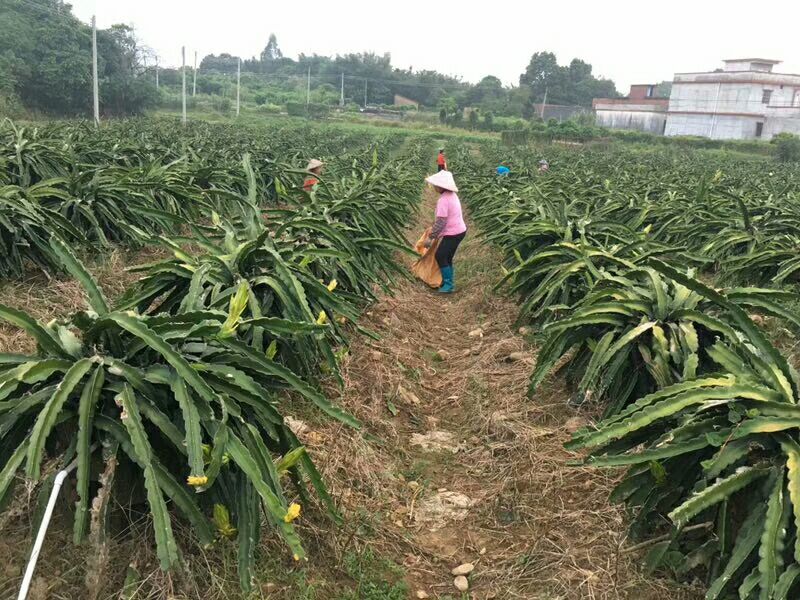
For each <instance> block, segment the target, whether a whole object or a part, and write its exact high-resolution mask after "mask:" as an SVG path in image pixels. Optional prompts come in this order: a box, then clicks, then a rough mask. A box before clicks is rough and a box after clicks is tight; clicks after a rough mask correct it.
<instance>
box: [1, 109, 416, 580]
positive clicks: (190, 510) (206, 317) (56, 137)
mask: <svg viewBox="0 0 800 600" xmlns="http://www.w3.org/2000/svg"><path fill="white" fill-rule="evenodd" d="M328 133H330V132H327V131H325V130H322V131H312V130H310V129H307V128H300V129H296V130H291V129H290V130H289V131H288V132H283V133H282V134H278V133H277V132H275V131H249V130H245V129H238V128H228V127H210V126H204V125H195V126H193V127H192V128H190V130H189V131H187V132H184V131H182V130H180V129H179V128H177V127H176V126H174V125H171V124H170V123H162V124H148V123H142V122H130V123H119V124H115V125H113V126H111V127H108V128H103V129H101V130H100V131H99V132H94V131H93V130H91V129H88V128H85V127H84V126H81V125H57V126H53V127H48V128H45V129H44V130H41V131H38V130H33V131H29V130H27V129H23V128H18V127H14V126H13V125H11V124H6V125H5V129H4V130H3V143H2V144H0V149H1V151H0V157H1V158H0V160H2V161H3V169H2V171H0V172H2V173H3V175H2V177H4V181H3V184H4V185H3V188H2V192H0V197H2V198H3V199H4V201H3V202H2V203H0V217H2V218H0V234H1V235H0V239H2V243H3V244H4V248H5V252H4V254H3V256H2V258H0V263H2V272H3V274H5V275H21V274H22V273H23V272H30V270H31V269H33V270H36V269H41V270H44V271H47V272H48V273H50V274H59V273H61V274H63V275H66V276H69V277H72V278H74V279H75V280H76V281H77V282H78V283H79V284H80V285H81V286H82V288H83V290H84V293H85V295H86V298H87V303H86V306H85V307H84V308H82V309H81V310H77V311H75V312H73V313H70V314H66V315H60V316H59V318H57V319H54V320H52V321H50V320H47V321H37V320H36V319H35V318H33V317H32V316H31V315H30V314H28V313H27V312H26V311H25V310H24V309H22V308H21V307H11V306H0V317H2V319H3V320H4V321H5V322H6V323H8V324H9V325H11V326H13V327H16V328H19V329H21V330H23V331H25V332H26V333H27V334H28V335H29V336H30V338H32V339H33V340H34V341H35V349H34V348H32V347H30V346H22V347H5V348H0V352H2V354H0V465H2V466H1V467H0V500H2V501H3V502H4V504H5V505H8V504H9V503H10V504H11V505H12V508H13V503H14V501H15V488H17V491H19V489H20V488H22V487H23V486H21V485H19V484H21V483H22V482H23V477H24V479H25V480H26V481H27V482H28V483H27V484H26V485H27V489H28V492H29V493H30V491H31V490H36V491H38V493H39V494H40V495H42V496H43V497H46V495H47V493H48V491H49V489H50V488H51V487H52V485H53V481H54V476H55V473H56V471H57V470H59V469H60V468H65V467H70V466H74V467H75V468H76V490H75V491H76V499H77V504H76V507H75V511H74V515H73V517H72V519H73V529H74V534H73V538H74V541H75V542H76V543H90V544H93V548H94V549H93V554H94V556H95V557H96V558H97V560H96V561H93V564H92V565H90V566H89V568H88V569H87V573H86V577H87V582H88V588H89V589H88V592H87V593H88V594H89V595H90V596H98V595H100V594H101V592H102V587H103V585H106V584H108V583H110V582H107V581H105V573H104V571H105V565H104V564H103V557H105V558H106V559H108V543H109V540H110V539H111V535H112V533H113V532H112V531H109V530H107V528H108V527H110V525H109V523H113V519H111V518H110V516H109V515H110V513H112V512H114V510H115V508H114V505H115V504H117V503H118V502H119V498H129V499H131V502H132V503H133V504H132V505H131V506H130V507H129V509H133V508H134V507H135V506H138V507H139V508H136V509H135V510H140V509H141V506H145V508H144V510H145V511H147V513H149V517H150V519H151V520H152V533H153V535H154V539H155V543H156V548H157V556H158V561H159V563H160V566H161V567H162V568H163V569H165V570H167V569H174V568H175V567H177V566H178V565H179V564H180V563H181V556H182V554H183V553H184V552H185V551H186V548H185V547H186V545H187V544H189V545H190V544H191V543H194V542H196V543H199V544H200V545H208V544H212V543H214V542H215V540H217V539H219V538H232V539H235V540H237V542H238V549H239V550H238V570H239V578H240V584H241V587H242V588H243V589H244V590H249V589H251V586H252V581H253V567H254V561H255V558H254V548H255V546H256V545H257V542H258V539H259V537H260V535H259V532H260V529H261V527H262V520H263V522H264V523H265V524H266V525H267V526H268V527H269V529H271V530H273V531H274V532H276V533H277V534H278V535H279V536H280V538H281V539H282V540H283V542H284V543H285V545H286V547H287V548H288V551H289V555H291V556H293V557H294V559H295V560H297V561H300V560H303V559H304V557H305V551H304V547H303V544H302V541H301V539H300V535H299V534H298V532H297V530H296V528H295V524H294V522H295V521H296V519H297V518H298V517H299V516H300V514H301V511H302V510H303V508H301V507H308V506H310V505H311V504H312V503H314V502H318V503H319V504H321V505H322V506H323V507H325V508H326V509H327V511H328V513H329V515H330V517H331V518H333V519H334V520H336V519H338V513H337V511H336V508H335V507H334V505H333V503H332V501H331V499H330V497H329V495H328V493H327V491H326V487H325V484H324V482H323V481H322V479H321V477H320V475H319V473H318V472H317V469H316V467H315V466H314V463H313V461H312V459H311V457H310V456H309V454H308V453H307V452H306V450H305V447H304V446H303V445H301V444H300V442H299V441H298V440H297V438H296V437H295V435H294V433H293V432H292V430H291V429H290V428H289V427H288V425H287V424H286V422H285V420H284V415H285V414H286V410H287V408H288V407H289V406H290V405H292V403H298V402H299V403H303V402H304V403H306V404H307V405H308V406H309V407H313V408H314V409H316V410H319V411H321V412H322V413H324V414H326V415H328V416H329V417H330V418H333V419H336V420H339V421H341V422H342V423H344V424H346V425H347V426H349V427H353V428H358V427H359V423H358V421H357V420H356V419H355V418H353V417H352V416H351V415H349V414H348V413H346V412H345V411H343V410H341V409H339V408H337V407H336V406H334V405H333V404H332V403H331V402H330V401H329V400H328V399H327V398H326V397H325V395H324V394H323V393H322V391H321V388H320V379H321V376H322V375H323V374H324V375H325V376H326V377H334V378H335V377H336V376H337V373H338V369H339V362H340V360H341V358H342V356H343V354H344V353H346V348H347V344H348V337H349V335H350V334H352V333H354V332H356V331H357V327H356V326H355V324H354V321H355V320H356V319H357V317H358V314H359V312H360V310H362V309H363V308H364V307H365V306H366V305H367V304H368V303H369V302H370V301H371V300H372V299H373V298H374V296H375V294H376V293H377V292H378V291H379V290H381V289H388V286H390V285H391V283H392V281H393V280H394V278H395V277H396V276H397V274H398V272H399V267H398V266H397V264H395V262H394V255H395V253H396V252H397V251H399V250H404V243H403V242H404V240H403V238H402V235H401V228H402V225H403V224H404V223H405V222H406V221H407V219H408V216H409V214H411V212H412V211H413V209H414V202H415V201H416V198H417V197H418V193H417V188H418V185H419V184H418V182H419V180H420V177H421V169H420V166H421V165H420V161H421V160H424V155H425V153H424V150H425V149H426V147H427V143H426V142H425V140H417V141H413V142H412V143H408V144H406V145H405V146H404V147H403V153H402V155H401V156H399V157H397V158H396V159H395V160H393V161H391V163H386V162H384V161H385V158H386V157H387V155H388V153H389V152H390V151H394V150H398V149H399V148H400V143H401V141H402V139H400V138H396V137H392V139H386V140H380V139H375V138H371V137H370V136H364V135H360V134H359V135H356V136H353V135H352V134H341V135H339V136H338V137H336V136H333V137H331V136H329V135H327V134H328ZM281 135H282V136H283V137H280V136H281ZM384 142H385V143H384ZM311 148H313V149H314V155H316V156H320V155H321V156H322V157H323V158H327V156H326V155H331V156H333V155H336V156H335V158H333V159H332V160H330V164H329V171H328V175H327V176H323V177H322V178H321V182H320V184H319V185H318V186H317V187H316V189H315V190H314V191H311V192H306V191H303V190H302V189H300V188H299V185H298V184H299V182H300V181H301V178H302V171H301V170H300V167H301V166H302V165H303V161H304V160H305V159H306V158H307V157H308V155H309V154H310V149H311ZM320 152H322V154H320ZM301 155H302V156H301ZM390 182H391V185H389V183H390ZM117 245H133V246H141V245H159V246H161V247H163V248H165V249H166V250H167V251H168V252H169V253H171V254H172V255H173V258H169V259H161V260H158V261H156V262H154V263H151V264H148V265H144V266H142V267H141V268H140V269H138V270H139V271H140V272H141V278H140V280H138V281H137V282H135V283H134V284H133V285H131V286H130V288H129V289H128V290H127V291H126V292H125V293H123V294H122V295H121V297H119V298H117V299H114V300H111V299H110V298H109V297H107V295H106V294H105V292H104V290H103V289H102V288H101V287H100V286H99V285H98V283H97V281H96V280H95V278H94V277H93V276H92V274H91V272H90V271H89V270H88V269H87V268H86V266H85V264H84V261H83V260H82V257H85V256H87V253H90V252H97V251H104V250H109V249H111V248H113V247H115V246H117ZM312 492H313V493H314V494H315V496H316V500H314V501H312V499H311V495H312ZM137 498H139V499H138V500H136V499H137ZM10 514H11V515H13V510H12V512H11V513H10ZM262 517H264V519H262ZM178 523H180V524H181V526H180V527H179V528H180V529H185V527H183V526H184V525H186V526H188V527H190V528H191V531H192V534H191V535H190V536H189V535H185V534H184V535H182V536H178V535H177V534H176V525H177V524H178ZM182 546H183V549H182ZM116 575H117V574H112V579H113V576H116ZM18 584H19V578H17V577H12V578H9V579H8V580H7V581H6V583H4V584H3V585H10V586H12V588H14V587H15V586H18ZM117 589H118V588H117Z"/></svg>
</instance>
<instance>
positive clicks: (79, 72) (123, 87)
mask: <svg viewBox="0 0 800 600" xmlns="http://www.w3.org/2000/svg"><path fill="white" fill-rule="evenodd" d="M97 48H98V80H99V85H100V88H101V90H102V92H101V95H100V102H101V105H100V108H101V112H102V113H103V114H106V115H125V114H139V113H142V112H144V111H145V110H147V109H148V108H151V107H153V106H155V105H156V104H157V101H158V95H157V91H156V89H155V85H154V82H152V81H150V79H148V78H146V77H143V76H142V75H143V73H144V68H143V58H144V53H143V51H142V49H141V48H140V46H139V45H138V43H137V41H136V38H135V36H134V35H133V31H132V30H131V29H130V27H128V26H126V25H114V26H112V27H111V28H109V29H105V30H98V31H97ZM91 89H92V30H91V27H89V26H88V25H86V24H85V23H83V22H82V21H80V20H79V19H77V18H76V17H75V16H74V15H73V14H72V11H71V7H70V6H69V5H68V4H63V3H62V2H61V1H60V0H2V1H0V114H2V113H3V112H8V113H10V112H13V111H14V109H15V108H18V107H19V105H22V106H23V107H24V108H25V109H28V110H33V111H38V112H42V113H47V114H54V115H63V116H85V115H88V114H90V113H91V107H92V95H91Z"/></svg>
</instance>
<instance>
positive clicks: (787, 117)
mask: <svg viewBox="0 0 800 600" xmlns="http://www.w3.org/2000/svg"><path fill="white" fill-rule="evenodd" d="M779 63H780V61H777V60H767V59H762V58H745V59H736V60H726V61H724V65H725V67H724V68H723V69H718V70H716V71H713V72H710V73H677V74H676V75H675V80H674V81H673V82H672V92H671V94H670V97H669V106H668V108H667V124H666V128H665V130H664V134H665V135H668V136H676V135H696V136H702V137H708V138H713V139H735V140H750V139H763V140H769V139H771V138H772V136H774V135H776V134H778V133H781V132H789V133H795V134H800V75H786V74H781V73H773V72H772V69H773V67H774V66H775V65H777V64H779Z"/></svg>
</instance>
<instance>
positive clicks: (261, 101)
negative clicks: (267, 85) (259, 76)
mask: <svg viewBox="0 0 800 600" xmlns="http://www.w3.org/2000/svg"><path fill="white" fill-rule="evenodd" d="M255 101H256V104H257V105H258V106H264V105H265V104H266V103H267V95H266V94H256V95H255Z"/></svg>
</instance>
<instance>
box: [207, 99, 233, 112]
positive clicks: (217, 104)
mask: <svg viewBox="0 0 800 600" xmlns="http://www.w3.org/2000/svg"><path fill="white" fill-rule="evenodd" d="M212 106H213V107H214V110H215V111H217V112H219V113H222V114H228V113H230V112H231V107H232V106H233V104H232V102H231V99H230V98H214V101H213V103H212Z"/></svg>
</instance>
